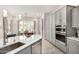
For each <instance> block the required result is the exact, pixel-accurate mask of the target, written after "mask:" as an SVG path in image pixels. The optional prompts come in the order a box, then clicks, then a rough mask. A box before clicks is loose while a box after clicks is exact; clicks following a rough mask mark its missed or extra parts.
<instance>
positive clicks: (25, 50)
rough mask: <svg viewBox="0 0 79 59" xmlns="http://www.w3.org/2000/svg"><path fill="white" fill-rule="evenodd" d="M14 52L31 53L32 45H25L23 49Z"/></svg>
mask: <svg viewBox="0 0 79 59" xmlns="http://www.w3.org/2000/svg"><path fill="white" fill-rule="evenodd" d="M16 54H32V46H29V47H26V48H24V49H23V50H21V51H19V52H17V53H16Z"/></svg>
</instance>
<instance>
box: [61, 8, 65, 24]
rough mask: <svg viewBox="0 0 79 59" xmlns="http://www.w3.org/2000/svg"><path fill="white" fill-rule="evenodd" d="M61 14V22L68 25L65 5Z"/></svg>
mask: <svg viewBox="0 0 79 59" xmlns="http://www.w3.org/2000/svg"><path fill="white" fill-rule="evenodd" d="M60 14H61V15H60V16H61V24H62V25H66V7H63V8H62V9H61V13H60Z"/></svg>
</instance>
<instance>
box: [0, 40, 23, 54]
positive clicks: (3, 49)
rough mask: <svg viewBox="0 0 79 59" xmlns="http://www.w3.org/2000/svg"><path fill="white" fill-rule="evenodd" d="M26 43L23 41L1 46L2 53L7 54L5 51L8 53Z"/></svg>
mask: <svg viewBox="0 0 79 59" xmlns="http://www.w3.org/2000/svg"><path fill="white" fill-rule="evenodd" d="M22 45H24V43H21V42H17V43H14V44H11V45H8V46H6V47H3V48H0V54H5V53H8V52H10V51H12V50H14V49H16V48H18V47H20V46H22Z"/></svg>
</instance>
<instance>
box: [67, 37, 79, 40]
mask: <svg viewBox="0 0 79 59" xmlns="http://www.w3.org/2000/svg"><path fill="white" fill-rule="evenodd" d="M67 39H70V40H75V41H79V38H76V37H67Z"/></svg>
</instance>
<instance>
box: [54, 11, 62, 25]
mask: <svg viewBox="0 0 79 59" xmlns="http://www.w3.org/2000/svg"><path fill="white" fill-rule="evenodd" d="M55 22H56V25H61V19H60V10H59V11H57V12H56V13H55Z"/></svg>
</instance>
